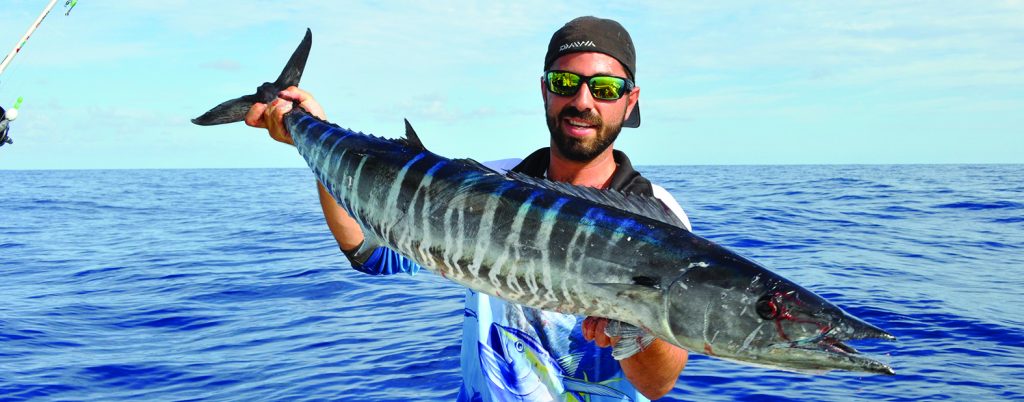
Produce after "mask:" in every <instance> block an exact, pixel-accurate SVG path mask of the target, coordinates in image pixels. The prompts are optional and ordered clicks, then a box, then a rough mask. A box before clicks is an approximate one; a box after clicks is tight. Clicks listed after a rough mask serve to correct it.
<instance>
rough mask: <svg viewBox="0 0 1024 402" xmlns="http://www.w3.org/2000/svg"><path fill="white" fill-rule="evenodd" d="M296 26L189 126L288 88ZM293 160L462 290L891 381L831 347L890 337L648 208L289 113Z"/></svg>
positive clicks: (384, 241) (794, 364)
mask: <svg viewBox="0 0 1024 402" xmlns="http://www.w3.org/2000/svg"><path fill="white" fill-rule="evenodd" d="M311 43H312V36H311V33H310V32H309V31H308V30H307V32H306V37H305V38H304V39H303V41H302V43H301V44H300V45H299V48H298V49H296V51H295V53H294V54H293V55H292V58H291V60H289V63H288V65H286V67H285V69H284V71H283V72H282V74H281V77H279V78H278V80H277V81H275V83H264V84H263V85H262V86H260V88H259V89H258V90H257V93H256V94H253V95H247V96H243V97H241V98H237V99H234V100H231V101H228V102H224V103H222V104H221V105H218V106H217V107H215V108H214V109H212V110H210V111H209V112H207V113H206V114H204V115H202V116H200V117H199V118H197V119H194V120H193V122H194V123H196V124H200V125H213V124H223V123H228V122H232V121H240V120H242V119H243V118H244V115H245V111H246V110H247V109H248V107H249V106H251V104H252V103H253V102H269V101H270V100H272V99H274V97H276V93H277V92H278V91H280V90H281V89H283V88H285V87H287V86H290V85H297V84H298V77H300V76H301V73H302V69H303V66H304V65H305V60H306V56H308V53H309V49H310V47H311ZM284 123H285V126H286V128H287V130H288V132H289V133H290V134H291V136H292V139H293V140H294V142H295V146H296V148H297V150H298V152H299V154H300V155H301V156H302V157H303V158H304V159H305V160H306V162H307V164H308V165H309V167H310V169H311V170H312V171H313V173H314V175H315V176H316V177H317V178H318V179H319V180H320V182H321V183H323V185H324V186H325V187H326V188H327V190H328V191H329V192H330V193H331V195H333V196H334V198H335V199H336V200H337V201H338V203H339V205H341V206H342V207H343V208H344V209H345V211H347V212H348V213H349V215H351V216H352V217H353V218H354V219H355V220H356V221H357V222H358V223H359V225H360V226H361V228H362V229H363V232H364V234H365V236H366V239H367V240H366V241H368V242H370V244H372V245H379V246H386V247H388V248H391V249H392V250H394V251H396V252H398V253H400V254H402V255H403V256H406V257H407V258H409V259H411V260H413V261H415V262H416V263H418V264H420V265H421V266H423V267H426V268H428V269H430V270H432V271H434V272H436V273H437V274H439V275H441V276H443V277H445V278H447V279H449V280H452V281H454V282H456V283H458V284H460V285H463V286H466V287H468V288H470V289H473V290H474V291H477V292H481V293H485V294H488V295H492V296H495V297H499V298H502V299H505V300H508V301H510V302H513V303H518V304H522V305H525V306H529V307H533V308H538V309H543V310H549V311H557V312H562V313H567V314H575V315H581V316H598V317H606V318H610V319H615V320H620V321H623V322H627V323H630V324H633V325H636V326H639V327H641V328H644V329H646V330H647V331H650V332H651V333H652V334H654V335H655V336H657V337H658V338H660V339H663V340H665V341H667V342H669V343H671V344H673V345H676V346H679V347H682V348H685V349H687V350H689V351H691V352H696V353H702V354H706V355H710V356H715V357H719V358H723V359H729V360H734V361H738V362H742V363H748V364H753V365H759V366H767V367H772V368H777V369H782V370H790V371H799V372H822V371H829V370H848V371H858V372H870V373H881V374H894V371H893V369H892V368H891V367H889V366H888V365H886V364H884V363H882V362H879V361H876V360H873V359H870V358H867V357H865V356H863V355H861V354H859V353H858V352H857V351H856V350H855V349H853V348H852V347H850V346H848V345H846V343H845V341H849V340H857V339H866V338H878V339H885V340H894V339H895V337H894V336H892V335H891V334H889V333H887V332H885V331H883V330H881V329H879V328H877V327H875V326H872V325H871V324H868V323H866V322H864V321H862V320H860V319H858V318H856V317H854V316H852V315H850V314H848V313H846V312H845V311H843V310H841V309H840V308H838V307H836V306H834V305H833V304H831V303H829V302H828V301H826V300H825V299H823V298H821V297H820V296H818V295H816V294H814V293H813V292H811V291H809V290H806V289H804V288H802V287H800V286H799V285H797V284H795V283H793V282H791V281H789V280H787V279H785V278H783V277H781V276H779V275H777V274H775V273H773V272H771V271H769V270H768V269H766V268H764V267H763V266H761V265H760V264H757V263H756V262H753V261H751V260H748V259H746V258H744V257H742V256H740V255H739V254H737V253H735V252H733V251H731V250H728V249H726V248H724V247H721V246H719V245H716V244H714V243H713V242H711V241H708V240H706V239H704V238H701V237H700V236H697V235H695V234H693V233H690V232H689V231H687V230H686V229H685V228H683V227H682V225H681V224H680V223H679V222H678V220H677V218H674V216H673V215H672V214H671V212H667V211H666V210H665V209H664V208H662V207H661V204H660V203H659V202H658V201H657V200H655V199H653V198H646V197H643V196H632V195H630V196H627V195H623V194H621V193H618V192H615V191H600V190H596V189H587V188H580V187H574V186H570V185H566V184H561V183H552V182H547V181H544V180H540V179H533V178H529V177H525V176H521V175H516V174H501V173H498V172H495V171H493V170H491V169H488V168H486V167H484V166H482V165H481V164H479V163H477V162H475V161H472V160H469V159H449V158H445V157H442V156H439V155H436V154H434V153H432V152H430V151H428V150H426V148H425V147H424V146H423V145H422V143H421V141H420V140H419V137H418V136H417V135H416V133H415V132H414V131H413V130H412V128H411V127H410V126H409V125H408V122H406V135H405V138H401V139H398V140H390V139H385V138H380V137H375V136H371V135H366V134H363V133H360V132H355V131H352V130H348V129H345V128H341V127H339V126H337V125H335V124H332V123H329V122H326V121H323V120H320V119H318V118H316V117H313V116H311V115H309V114H308V113H306V112H305V111H303V110H302V109H301V108H298V107H296V108H294V109H293V111H291V112H289V113H288V114H286V115H285V117H284Z"/></svg>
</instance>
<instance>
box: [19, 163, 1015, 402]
mask: <svg viewBox="0 0 1024 402" xmlns="http://www.w3.org/2000/svg"><path fill="white" fill-rule="evenodd" d="M639 170H640V171H641V172H643V173H644V174H645V175H647V176H648V177H649V178H651V179H652V181H654V182H656V183H660V184H661V185H662V186H664V187H665V188H667V189H668V190H669V191H670V192H671V193H672V194H673V195H675V197H676V198H677V200H678V201H679V202H680V204H681V205H682V206H683V208H684V209H685V210H686V211H687V213H688V214H689V216H690V219H691V221H692V222H693V227H694V231H695V232H696V233H697V234H700V235H702V236H704V237H707V238H709V239H711V240H713V241H715V242H718V243H720V244H722V245H725V246H727V247H729V248H732V249H734V250H736V251H738V252H740V253H741V254H743V255H746V256H748V257H750V258H753V259H754V260H756V261H759V262H761V263H762V264H764V265H766V266H768V267H769V268H771V269H772V270H774V271H776V272H778V273H780V274H782V275H784V276H786V277H788V278H789V279H791V280H793V281H795V282H797V283H799V284H801V285H803V286H804V287H806V288H808V289H811V290H813V291H815V292H817V293H818V294H820V295H822V296H824V297H826V298H827V299H829V300H831V301H832V302H834V303H836V304H838V305H840V306H842V307H843V308H844V309H846V310H847V311H849V312H851V313H853V314H855V315H857V316H859V317H861V318H863V319H865V320H866V321H869V322H871V323H874V324H876V325H877V326H879V327H882V328H885V329H887V330H888V331H890V332H892V333H893V334H895V335H896V336H897V337H898V338H899V340H898V341H896V342H884V341H859V342H856V343H854V345H856V346H857V347H858V348H859V349H860V350H861V351H862V352H863V353H866V354H869V355H872V356H876V357H877V358H879V359H880V360H882V361H885V362H887V363H889V364H891V365H892V366H893V367H894V368H895V369H896V372H897V375H895V376H877V375H865V374H860V373H846V372H832V373H828V374H825V375H806V374H795V373H789V372H783V371H776V370H769V369H763V368H756V367H749V366H744V365H739V364H736V363H731V362H727V361H723V360H718V359H714V358H708V357H705V356H700V355H697V354H692V355H691V358H690V361H689V364H688V365H687V367H686V370H685V371H684V372H683V375H682V376H681V377H680V379H679V382H678V383H677V385H676V387H675V389H674V390H673V391H672V392H671V393H670V394H669V396H668V397H666V398H665V400H673V401H675V400H679V401H729V400H750V399H761V398H764V399H768V400H774V401H787V400H793V401H797V400H799V401H833V400H835V401H846V400H870V401H923V400H927V401H938V400H951V401H968V400H970V401H976V400H989V401H1003V400H1024V165H895V166H657V167H641V168H640V169H639ZM463 297H464V290H463V289H462V288H460V287H459V286H458V285H455V284H453V283H450V282H448V281H446V280H444V279H442V278H440V277H438V276H436V275H434V274H431V273H425V272H421V273H420V274H418V275H416V276H408V275H396V276H393V277H371V276H367V275H363V274H360V273H358V272H356V271H354V270H352V269H350V268H349V266H348V264H347V262H346V260H345V258H344V257H343V256H342V255H341V254H340V253H339V252H338V249H337V246H336V245H335V243H334V241H333V240H332V238H331V236H330V235H329V233H328V231H327V228H326V226H325V224H324V222H323V218H322V216H321V214H320V212H319V205H318V203H317V199H316V192H315V187H314V179H313V177H312V175H311V173H310V172H309V171H308V170H304V169H285V170H109V171H104V170H87V171H0V400H3V401H19V400H42V401H47V400H61V401H65V400H66V401H72V400H80V401H142V400H152V401H189V400H197V401H198V400H203V401H206V400H209V401H263V400H281V401H312V400H339V401H342V400H344V401H348V400H352V401H359V400H381V401H384V400H388V401H405V400H414V401H419V400H422V401H433V400H438V401H444V400H452V399H454V397H455V395H456V393H457V392H458V389H459V384H460V377H459V348H460V336H461V321H462V317H463V313H462V311H463V306H462V303H463Z"/></svg>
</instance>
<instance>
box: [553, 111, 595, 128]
mask: <svg viewBox="0 0 1024 402" xmlns="http://www.w3.org/2000/svg"><path fill="white" fill-rule="evenodd" d="M564 118H576V119H580V120H584V121H585V122H586V123H587V124H589V125H592V126H602V125H603V122H602V121H601V116H598V115H597V113H594V111H593V110H590V109H587V110H579V109H576V108H575V107H572V106H567V107H565V108H564V109H562V111H561V112H559V113H558V119H559V120H561V119H564Z"/></svg>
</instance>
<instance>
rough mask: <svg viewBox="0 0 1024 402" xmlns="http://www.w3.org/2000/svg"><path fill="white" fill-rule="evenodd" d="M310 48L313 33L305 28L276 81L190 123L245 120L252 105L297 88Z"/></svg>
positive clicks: (213, 123)
mask: <svg viewBox="0 0 1024 402" xmlns="http://www.w3.org/2000/svg"><path fill="white" fill-rule="evenodd" d="M312 46H313V32H312V31H310V30H309V28H306V36H305V37H304V38H302V42H300V43H299V47H298V48H296V49H295V52H294V53H292V57H291V58H290V59H288V64H285V66H284V70H281V75H279V76H278V77H277V80H276V81H274V82H272V83H271V82H264V83H263V85H260V86H259V87H258V88H256V93H254V94H252V95H245V96H242V97H239V98H235V99H232V100H229V101H227V102H224V103H221V104H219V105H217V106H215V107H214V108H213V109H210V111H208V112H206V113H203V115H202V116H199V117H196V118H194V119H192V123H195V124H198V125H200V126H213V125H217V124H225V123H234V122H236V121H242V120H245V114H246V113H248V112H249V108H251V107H252V104H253V103H256V102H261V103H270V102H271V101H273V100H274V99H275V98H277V94H278V93H279V92H281V90H283V89H285V88H288V87H290V86H298V85H299V80H301V79H302V70H304V69H305V68H306V59H307V58H309V49H310V48H311V47H312Z"/></svg>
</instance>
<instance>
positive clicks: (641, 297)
mask: <svg viewBox="0 0 1024 402" xmlns="http://www.w3.org/2000/svg"><path fill="white" fill-rule="evenodd" d="M591 285H593V286H597V287H599V288H602V289H604V290H606V291H609V292H612V293H615V296H616V297H624V298H627V299H632V300H635V301H637V302H642V303H661V298H662V294H661V290H660V289H657V288H653V287H650V286H643V285H633V284H627V283H591Z"/></svg>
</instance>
